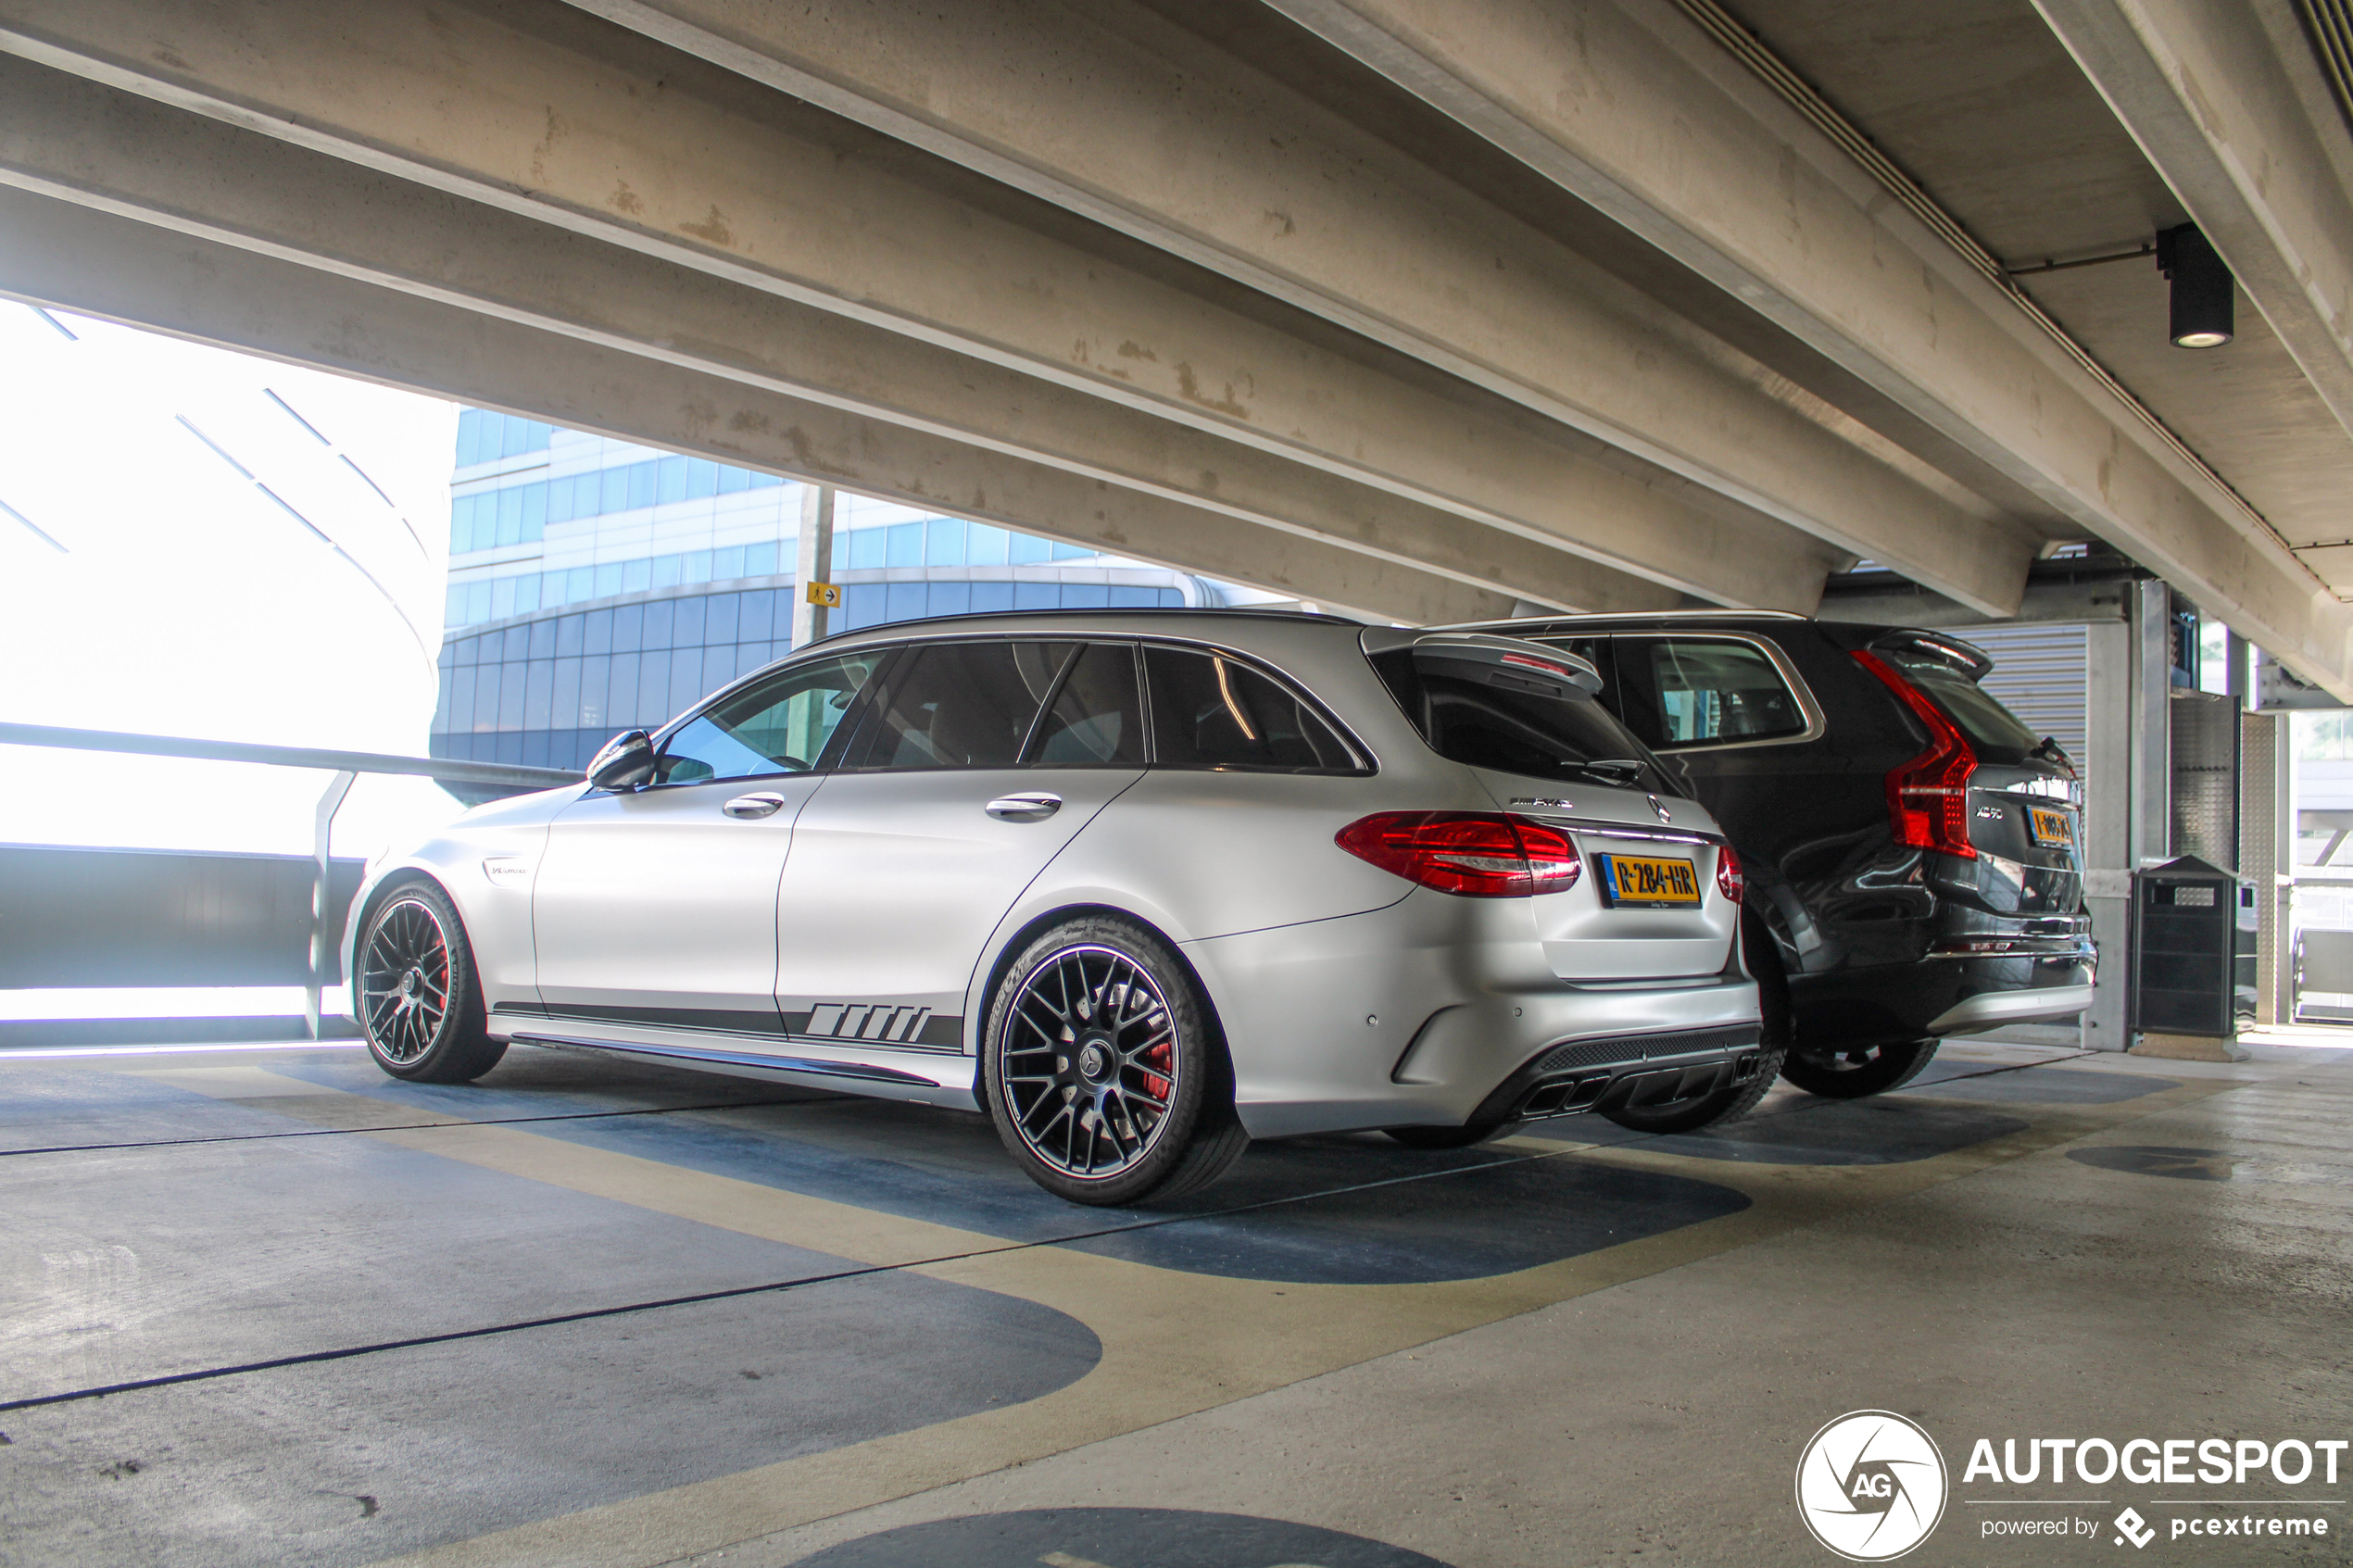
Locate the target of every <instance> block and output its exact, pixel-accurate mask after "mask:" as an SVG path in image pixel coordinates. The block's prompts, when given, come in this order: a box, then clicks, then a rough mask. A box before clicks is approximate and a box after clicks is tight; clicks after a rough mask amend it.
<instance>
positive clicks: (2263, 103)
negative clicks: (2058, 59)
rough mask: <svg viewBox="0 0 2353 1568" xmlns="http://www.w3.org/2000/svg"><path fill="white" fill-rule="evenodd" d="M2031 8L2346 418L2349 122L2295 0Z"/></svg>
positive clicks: (2107, 0) (2352, 164)
mask: <svg viewBox="0 0 2353 1568" xmlns="http://www.w3.org/2000/svg"><path fill="white" fill-rule="evenodd" d="M2035 9H2037V10H2039V11H2040V12H2042V14H2043V19H2044V20H2045V21H2046V22H2048V23H2049V24H2050V26H2051V31H2053V32H2055V33H2057V35H2058V38H2059V42H2060V43H2062V44H2066V45H2067V49H2068V52H2069V53H2070V55H2072V56H2075V62H2076V64H2077V65H2079V66H2081V67H2082V69H2083V74H2084V75H2085V76H2087V77H2089V78H2090V79H2091V82H2092V84H2093V85H2094V86H2095V87H2096V88H2098V89H2099V92H2100V95H2101V96H2102V97H2103V98H2105V99H2107V100H2108V107H2109V108H2111V109H2113V110H2114V111H2115V112H2116V118H2117V119H2119V120H2120V121H2121V122H2122V123H2123V125H2124V128H2125V130H2127V131H2129V132H2132V134H2133V140H2134V141H2135V142H2137V143H2138V144H2140V148H2141V151H2142V153H2143V154H2145V156H2146V157H2147V158H2148V160H2149V162H2150V163H2151V164H2152V165H2153V166H2155V168H2156V169H2157V171H2158V173H2159V174H2161V175H2163V176H2164V178H2165V182H2166V183H2167V184H2168V185H2170V186H2171V187H2172V190H2173V194H2175V195H2176V196H2178V197H2180V198H2181V201H2182V205H2183V207H2186V208H2188V209H2189V214H2190V216H2191V218H2192V219H2194V220H2196V223H2197V226H2198V228H2199V230H2200V231H2201V232H2204V233H2205V235H2206V237H2207V238H2208V239H2209V240H2211V241H2213V242H2214V246H2215V248H2216V249H2217V250H2219V251H2221V253H2222V257H2223V259H2224V260H2226V261H2228V262H2229V263H2230V264H2231V270H2232V271H2233V273H2235V274H2236V275H2237V277H2238V281H2239V286H2240V287H2241V288H2243V289H2244V290H2246V295H2247V297H2248V298H2249V299H2251V300H2253V301H2254V302H2255V307H2256V308H2257V309H2259V310H2260V311H2262V312H2263V319H2264V320H2267V321H2269V322H2270V323H2271V330H2272V331H2273V332H2276V333H2278V334H2279V339H2280V343H2281V345H2283V346H2284V347H2285V348H2286V349H2287V351H2288V353H2289V355H2290V356H2292V357H2293V358H2295V360H2296V368H2297V369H2299V370H2302V371H2303V372H2304V375H2305V377H2306V379H2307V380H2309V382H2310V383H2312V386H2313V389H2314V390H2315V391H2317V392H2318V393H2319V394H2320V395H2321V399H2322V402H2324V403H2326V404H2327V405H2328V407H2329V411H2330V412H2331V413H2333V414H2334V415H2335V416H2336V419H2337V422H2338V423H2339V424H2342V425H2344V426H2345V427H2346V429H2347V431H2348V432H2353V195H2349V194H2347V180H2348V178H2353V138H2348V136H2347V132H2346V128H2345V124H2344V117H2343V113H2342V111H2340V110H2339V109H2338V107H2337V106H2336V105H2335V104H2334V102H2333V101H2332V100H2331V99H2330V98H2329V97H2328V95H2327V88H2326V86H2325V84H2324V83H2323V82H2322V80H2321V78H2320V75H2319V72H2318V71H2317V70H2316V69H2314V68H2313V66H2312V64H2311V62H2310V57H2309V50H2310V45H2309V44H2307V43H2306V42H2305V41H2304V38H2303V36H2302V35H2301V33H2300V32H2299V31H2298V30H2297V26H2296V19H2295V17H2294V15H2293V13H2292V12H2291V11H2290V8H2289V7H2288V6H2286V5H2284V4H2271V5H2246V4H2234V5H2218V4H2213V3H2210V0H2035ZM2267 24H2269V25H2267ZM2290 51H2293V54H2292V55H2291V54H2290V53H2289V52H2290Z"/></svg>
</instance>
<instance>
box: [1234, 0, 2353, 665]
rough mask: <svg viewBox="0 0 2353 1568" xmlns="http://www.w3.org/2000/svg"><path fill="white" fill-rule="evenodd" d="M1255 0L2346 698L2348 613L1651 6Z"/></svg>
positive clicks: (1980, 286)
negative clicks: (1712, 287)
mask: <svg viewBox="0 0 2353 1568" xmlns="http://www.w3.org/2000/svg"><path fill="white" fill-rule="evenodd" d="M1268 4H1270V5H1272V6H1274V7H1275V8H1276V9H1277V10H1280V11H1282V12H1283V13H1284V14H1286V15H1288V16H1290V18H1291V19H1294V20H1296V21H1298V22H1299V23H1300V24H1302V26H1305V27H1307V28H1309V29H1310V30H1312V31H1315V33H1317V34H1318V35H1319V36H1321V37H1323V38H1324V39H1326V40H1327V41H1328V42H1330V43H1331V44H1334V45H1335V46H1337V47H1340V48H1341V49H1344V50H1346V51H1347V52H1348V53H1349V54H1350V55H1352V56H1354V57H1355V58H1356V59H1358V60H1359V61H1361V62H1363V63H1364V64H1365V65H1367V66H1369V67H1370V68H1372V69H1375V70H1378V71H1379V72H1381V73H1382V74H1383V75H1384V76H1386V77H1388V78H1389V79H1390V81H1392V82H1396V83H1398V84H1399V85H1401V86H1402V87H1403V88H1404V89H1406V90H1407V91H1410V92H1412V93H1414V94H1416V96H1418V97H1420V98H1421V99H1423V100H1424V101H1425V102H1427V103H1428V104H1429V105H1431V106H1432V107H1435V108H1437V109H1439V110H1440V111H1441V112H1443V113H1445V114H1446V115H1448V116H1449V117H1451V118H1453V119H1455V120H1456V121H1457V122H1458V123H1460V124H1462V125H1463V126H1465V127H1466V128H1468V129H1469V130H1471V131H1472V132H1476V133H1477V134H1478V135H1479V136H1480V137H1482V138H1483V139H1485V140H1486V141H1487V142H1489V143H1490V144H1492V145H1494V146H1495V147H1497V148H1499V149H1500V150H1502V151H1503V152H1504V153H1506V154H1508V155H1509V156H1511V157H1514V158H1516V159H1517V160H1518V161H1520V162H1521V163H1522V164H1524V165H1525V166H1527V167H1528V168H1529V169H1533V170H1535V171H1536V172H1538V173H1540V174H1541V175H1543V176H1544V177H1545V178H1546V179H1548V180H1550V181H1551V182H1554V184H1556V185H1558V186H1560V187H1561V188H1562V189H1563V190H1566V191H1567V192H1569V193H1571V194H1574V195H1576V196H1578V197H1579V199H1580V200H1583V201H1585V202H1587V203H1589V204H1591V205H1592V206H1593V207H1596V208H1598V209H1599V210H1601V211H1603V212H1604V213H1606V214H1608V215H1609V216H1610V217H1612V218H1614V219H1615V220H1617V221H1618V222H1620V223H1622V224H1624V225H1625V226H1626V227H1628V228H1629V229H1630V230H1631V231H1633V232H1635V233H1636V234H1638V235H1640V236H1641V237H1642V238H1643V239H1645V240H1647V241H1648V242H1649V243H1651V244H1652V245H1655V246H1657V247H1658V248H1659V249H1661V250H1662V251H1664V252H1666V253H1667V255H1669V256H1671V257H1674V258H1675V259H1676V260H1677V261H1679V262H1680V263H1682V264H1683V265H1684V266H1686V267H1689V268H1691V269H1692V270H1693V271H1695V272H1697V273H1698V274H1699V275H1700V276H1702V277H1705V278H1707V279H1709V280H1711V281H1713V282H1716V283H1717V284H1718V285H1719V286H1721V287H1722V288H1723V289H1725V290H1727V291H1728V292H1729V293H1730V294H1731V295H1733V296H1735V297H1736V298H1738V299H1740V300H1741V301H1743V303H1744V304H1746V305H1748V306H1749V307H1752V308H1754V309H1755V310H1756V311H1758V312H1760V313H1761V314H1763V315H1764V316H1765V317H1766V318H1767V319H1768V320H1770V321H1772V322H1773V323H1774V324H1775V325H1777V326H1779V327H1780V328H1781V329H1782V330H1783V331H1785V332H1788V333H1790V334H1791V335H1792V336H1793V337H1794V338H1795V339H1796V340H1797V341H1798V342H1799V343H1800V344H1802V345H1805V346H1806V347H1807V348H1810V349H1812V350H1813V351H1815V352H1818V353H1819V354H1821V355H1823V356H1824V357H1825V358H1828V359H1830V360H1831V362H1832V363H1833V364H1835V365H1837V366H1839V367H1840V368H1842V369H1843V370H1845V371H1847V372H1848V373H1851V374H1853V375H1854V376H1856V377H1857V378H1858V379H1859V380H1861V381H1862V382H1863V383H1866V384H1867V385H1869V387H1870V388H1872V389H1874V390H1875V391H1876V392H1878V393H1879V394H1881V395H1884V396H1886V397H1887V398H1889V399H1890V400H1892V401H1893V402H1894V404H1896V405H1897V406H1898V407H1899V408H1902V409H1903V410H1905V411H1906V413H1907V414H1908V415H1910V416H1912V417H1914V418H1917V419H1919V420H1921V421H1923V422H1924V423H1925V424H1926V425H1927V426H1928V427H1930V428H1931V430H1933V431H1935V432H1937V433H1940V434H1941V435H1943V436H1944V438H1946V439H1949V440H1950V441H1952V442H1954V443H1955V444H1957V445H1959V446H1960V447H1962V448H1963V449H1964V450H1966V451H1967V452H1969V453H1970V454H1972V455H1974V456H1975V457H1976V458H1979V459H1980V460H1982V461H1983V462H1985V463H1987V464H1988V465H1990V466H1992V467H1993V468H1994V469H1995V470H1998V471H2000V472H2001V473H2003V474H2005V475H2007V477H2008V478H2010V479H2011V480H2012V481H2013V482H2014V483H2018V484H2019V485H2020V486H2021V487H2023V488H2024V489H2025V490H2027V491H2028V492H2030V493H2032V494H2033V495H2036V496H2038V497H2040V498H2041V499H2043V500H2044V501H2045V502H2046V503H2047V504H2048V505H2050V506H2051V507H2052V508H2054V510H2056V511H2057V512H2058V513H2059V514H2061V515H2063V516H2066V517H2069V518H2072V519H2074V520H2076V521H2078V522H2079V523H2080V524H2081V525H2082V527H2083V528H2084V529H2085V531H2086V532H2087V533H2094V534H2096V535H2098V536H2100V537H2102V538H2104V539H2106V540H2108V542H2110V543H2111V544H2114V545H2116V546H2120V547H2121V548H2124V549H2126V550H2129V551H2130V552H2131V553H2132V554H2133V556H2134V557H2135V558H2137V559H2139V560H2140V561H2141V562H2142V563H2143V564H2145V565H2146V566H2148V567H2149V568H2151V569H2153V570H2155V571H2159V572H2161V573H2163V574H2164V575H2165V576H2166V577H2167V579H2169V580H2170V581H2171V582H2173V583H2176V584H2178V585H2179V586H2181V587H2182V588H2183V589H2184V590H2186V591H2187V592H2188V593H2190V594H2191V595H2192V596H2194V597H2195V598H2196V600H2197V601H2198V603H2199V604H2200V605H2202V606H2205V607H2208V608H2209V609H2211V610H2212V611H2213V612H2215V613H2218V614H2221V615H2223V616H2225V617H2226V618H2227V619H2229V620H2230V621H2231V622H2232V624H2233V626H2234V627H2236V628H2238V629H2239V630H2240V631H2241V632H2242V633H2244V634H2246V635H2247V636H2249V637H2251V638H2254V639H2255V640H2257V641H2259V642H2261V643H2262V644H2263V645H2264V646H2267V647H2271V648H2274V649H2276V650H2277V651H2278V652H2279V653H2280V655H2281V657H2282V658H2283V659H2286V660H2287V661H2288V662H2289V663H2291V664H2292V665H2294V666H2295V667H2296V669H2297V671H2299V672H2300V673H2304V674H2307V675H2308V676H2309V678H2311V679H2314V680H2317V681H2319V682H2321V683H2322V684H2324V685H2326V686H2328V687H2329V688H2330V689H2331V690H2333V691H2337V692H2340V693H2344V694H2347V695H2353V610H2348V608H2347V607H2346V606H2345V605H2343V604H2340V603H2339V602H2337V601H2336V599H2335V598H2334V596H2332V595H2330V594H2329V593H2328V592H2327V591H2326V590H2325V589H2324V588H2323V587H2322V585H2321V583H2320V582H2319V581H2318V579H2317V578H2315V577H2314V576H2313V575H2312V574H2311V573H2310V572H2309V571H2306V570H2305V569H2304V567H2303V566H2302V564H2301V563H2300V562H2298V561H2297V560H2296V558H2295V557H2294V556H2293V554H2291V553H2290V552H2289V550H2288V549H2287V548H2286V546H2284V544H2283V543H2282V542H2281V541H2280V540H2279V539H2278V538H2277V537H2276V536H2275V535H2273V534H2272V533H2271V532H2270V531H2269V530H2268V529H2266V528H2265V527H2264V526H2263V525H2262V523H2261V521H2260V520H2259V519H2258V518H2255V517H2253V516H2252V515H2251V514H2250V513H2248V512H2247V511H2246V509H2245V508H2244V507H2243V505H2242V504H2241V503H2240V502H2239V501H2238V500H2237V498H2236V497H2235V496H2233V495H2231V493H2230V492H2229V491H2228V490H2226V489H2225V488H2223V487H2222V486H2221V485H2220V484H2219V483H2215V482H2214V481H2213V479H2212V477H2211V476H2210V475H2209V474H2207V473H2205V472H2204V471H2203V470H2201V469H2200V467H2199V466H2198V465H2197V464H2196V462H2194V461H2192V460H2189V459H2187V458H2185V457H2183V455H2182V454H2180V453H2177V452H2176V451H2174V450H2173V449H2172V448H2171V446H2169V445H2167V444H2166V443H2165V441H2164V440H2163V438H2162V437H2161V436H2160V435H2159V434H2158V433H2156V432H2155V431H2153V430H2152V429H2151V428H2150V427H2149V426H2147V425H2146V424H2145V423H2144V422H2143V421H2142V420H2140V419H2139V417H2138V416H2137V415H2135V414H2134V413H2133V411H2132V410H2131V409H2130V408H2128V407H2127V406H2126V405H2124V404H2123V403H2121V402H2120V400H2119V399H2118V398H2117V397H2116V396H2115V395H2113V394H2112V393H2111V392H2109V391H2108V390H2107V389H2106V388H2105V387H2103V386H2102V385H2101V384H2100V383H2098V382H2097V381H2096V380H2095V379H2094V378H2093V377H2092V376H2091V375H2090V374H2088V373H2087V372H2086V371H2085V370H2083V369H2082V367H2081V366H2079V365H2078V364H2076V363H2075V362H2074V361H2073V360H2072V359H2070V358H2069V357H2068V356H2067V354H2066V352H2065V350H2064V349H2063V348H2062V347H2061V346H2060V345H2058V344H2057V342H2056V341H2055V340H2054V339H2052V338H2051V337H2050V336H2049V335H2048V334H2047V333H2046V332H2045V331H2044V330H2043V329H2042V328H2041V327H2039V326H2038V325H2036V324H2035V323H2034V322H2033V321H2032V319H2030V318H2029V317H2028V316H2027V314H2026V313H2025V312H2024V311H2023V310H2021V309H2020V308H2018V307H2017V305H2016V304H2015V302H2013V301H2011V300H2010V299H2008V298H2007V297H2005V295H2004V294H2003V293H2002V291H2001V289H2000V288H1999V286H1998V285H1996V284H1995V283H1994V282H1992V281H1991V280H1989V279H1988V278H1986V277H1985V276H1983V275H1982V273H1980V272H1978V271H1977V270H1975V269H1974V268H1973V267H1972V266H1971V265H1970V264H1969V262H1968V261H1967V260H1965V259H1964V257H1962V256H1961V254H1960V253H1959V252H1958V251H1957V250H1956V249H1954V248H1953V246H1952V245H1949V244H1947V243H1946V242H1945V241H1944V239H1943V238H1941V237H1940V236H1939V235H1938V234H1937V233H1936V232H1934V231H1933V230H1931V228H1929V226H1928V225H1927V223H1926V222H1924V221H1923V220H1920V219H1919V218H1917V217H1915V216H1914V215H1913V214H1912V213H1911V212H1909V211H1908V210H1906V208H1904V207H1901V206H1900V205H1898V204H1897V203H1895V202H1894V201H1892V200H1890V198H1889V194H1888V192H1887V190H1886V189H1885V188H1884V187H1883V186H1881V184H1879V183H1878V182H1877V181H1876V180H1875V179H1874V178H1873V177H1872V176H1871V175H1870V174H1869V172H1868V171H1866V170H1865V169H1863V168H1862V167H1861V166H1860V165H1859V164H1858V163H1856V161H1855V159H1854V158H1853V157H1850V156H1849V155H1848V154H1847V153H1846V152H1845V151H1843V149H1842V148H1841V147H1840V146H1839V145H1838V144H1836V143H1834V142H1833V141H1832V140H1831V138H1830V137H1829V136H1828V135H1826V134H1825V133H1824V132H1822V131H1821V130H1819V129H1818V128H1817V127H1816V126H1815V125H1814V124H1812V123H1811V122H1809V121H1808V120H1807V119H1805V118H1804V117H1803V116H1801V115H1800V114H1799V113H1798V112H1797V110H1796V109H1795V108H1794V107H1792V106H1791V105H1790V104H1789V103H1788V102H1787V101H1785V100H1784V99H1783V98H1781V97H1780V95H1779V94H1777V93H1776V92H1774V91H1773V90H1772V89H1770V88H1768V86H1767V85H1766V84H1765V83H1764V82H1763V81H1761V80H1760V79H1759V78H1758V77H1757V76H1756V75H1755V73H1754V72H1752V71H1751V70H1750V69H1749V68H1748V67H1747V66H1746V65H1745V64H1743V62H1741V61H1739V60H1737V59H1736V58H1734V57H1733V56H1732V55H1731V54H1730V53H1729V52H1728V51H1727V50H1726V49H1725V48H1723V47H1722V46H1721V45H1720V44H1718V42H1717V41H1716V40H1715V39H1713V38H1712V37H1710V36H1709V35H1708V34H1707V33H1705V31H1702V30H1701V29H1700V28H1699V26H1698V25H1697V24H1696V23H1695V22H1693V21H1692V19H1691V18H1690V17H1689V16H1688V15H1687V14H1686V13H1685V12H1684V11H1683V10H1682V9H1681V8H1680V7H1679V6H1676V5H1674V4H1673V3H1672V0H1623V4H1622V5H1614V4H1605V3H1601V0H1584V3H1578V4H1568V5H1563V4H1559V3H1557V0H1490V3H1487V4H1482V5H1479V6H1459V5H1454V4H1451V3H1450V0H1268ZM1906 574H1907V575H1911V574H1910V573H1908V572H1907V573H1906ZM1940 591H1943V592H1946V593H1948V594H1949V592H1950V591H1949V590H1944V589H1942V588H1941V587H1940ZM2012 602H2013V603H2015V602H2016V601H2015V599H2013V601H2012ZM1972 608H1980V607H1972Z"/></svg>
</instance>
